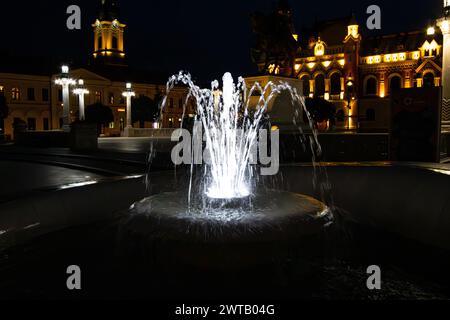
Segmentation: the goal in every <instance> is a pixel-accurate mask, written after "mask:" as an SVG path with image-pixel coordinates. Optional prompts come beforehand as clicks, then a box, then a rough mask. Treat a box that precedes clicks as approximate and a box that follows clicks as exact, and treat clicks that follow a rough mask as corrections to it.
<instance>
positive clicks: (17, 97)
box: [11, 88, 20, 101]
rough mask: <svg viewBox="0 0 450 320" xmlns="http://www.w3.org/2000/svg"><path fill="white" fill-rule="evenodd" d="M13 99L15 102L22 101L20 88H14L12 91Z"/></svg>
mask: <svg viewBox="0 0 450 320" xmlns="http://www.w3.org/2000/svg"><path fill="white" fill-rule="evenodd" d="M11 99H12V100H13V101H17V100H20V90H19V88H13V89H12V90H11Z"/></svg>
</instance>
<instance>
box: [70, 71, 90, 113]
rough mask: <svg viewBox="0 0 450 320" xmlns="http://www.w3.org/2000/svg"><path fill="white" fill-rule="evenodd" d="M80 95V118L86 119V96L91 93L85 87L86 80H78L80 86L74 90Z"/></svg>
mask: <svg viewBox="0 0 450 320" xmlns="http://www.w3.org/2000/svg"><path fill="white" fill-rule="evenodd" d="M73 92H74V93H75V94H76V95H77V96H78V101H79V108H80V109H79V120H80V121H84V120H85V119H86V116H85V107H84V96H85V95H86V94H89V91H88V90H87V89H86V88H85V87H84V81H83V80H81V79H80V80H78V88H76V89H75V90H74V91H73Z"/></svg>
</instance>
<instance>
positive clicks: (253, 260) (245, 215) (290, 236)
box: [120, 190, 333, 269]
mask: <svg viewBox="0 0 450 320" xmlns="http://www.w3.org/2000/svg"><path fill="white" fill-rule="evenodd" d="M186 198H187V197H186V193H183V192H171V193H162V194H158V195H155V196H152V197H149V198H147V199H144V200H142V201H140V202H138V203H136V204H134V205H133V206H132V208H131V209H130V212H129V215H128V216H127V218H126V219H124V221H123V222H122V227H121V243H120V244H121V247H122V248H123V252H127V253H128V254H129V253H130V252H133V251H134V252H137V251H139V253H140V254H145V255H148V256H149V257H151V260H152V261H153V262H156V263H158V264H162V265H167V264H169V265H170V264H176V265H183V264H184V265H190V266H195V267H199V268H206V269H210V268H213V269H214V268H219V269H224V268H225V269H229V268H243V267H246V266H256V265H263V264H267V263H270V262H271V261H274V260H276V259H285V258H287V255H289V254H291V253H292V250H293V249H294V248H297V249H296V250H298V248H303V247H304V246H303V245H301V244H305V243H306V242H307V239H309V238H311V239H312V238H314V239H316V238H317V237H316V236H317V235H320V234H321V233H322V232H323V231H324V229H325V228H326V227H327V226H329V225H330V224H331V223H332V220H333V218H332V213H331V211H330V210H329V209H328V208H327V207H326V206H325V205H324V204H323V203H321V202H319V201H317V200H315V199H313V198H311V197H307V196H303V195H300V194H295V193H290V192H280V191H275V190H273V191H272V190H269V191H264V192H260V193H258V194H257V195H256V196H254V197H252V198H243V199H240V200H239V201H238V202H236V201H231V202H230V201H225V205H223V206H218V203H216V205H214V206H210V207H209V208H206V209H203V208H202V209H193V208H191V209H188V205H187V199H186ZM299 244H300V246H299ZM138 248H139V249H138Z"/></svg>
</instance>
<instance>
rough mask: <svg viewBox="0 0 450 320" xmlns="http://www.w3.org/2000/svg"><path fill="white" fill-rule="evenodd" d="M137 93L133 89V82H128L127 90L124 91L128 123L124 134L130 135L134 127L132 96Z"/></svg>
mask: <svg viewBox="0 0 450 320" xmlns="http://www.w3.org/2000/svg"><path fill="white" fill-rule="evenodd" d="M135 95H136V93H135V92H134V91H133V90H132V86H131V83H127V90H126V91H125V92H124V93H123V96H124V97H125V98H127V125H126V127H125V132H124V136H126V137H129V136H130V131H131V130H132V129H133V123H132V119H131V98H132V97H134V96H135Z"/></svg>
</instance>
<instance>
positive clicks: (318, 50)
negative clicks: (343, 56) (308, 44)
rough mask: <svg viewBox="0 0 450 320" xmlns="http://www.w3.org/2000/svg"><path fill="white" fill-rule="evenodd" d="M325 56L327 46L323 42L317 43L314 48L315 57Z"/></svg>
mask: <svg viewBox="0 0 450 320" xmlns="http://www.w3.org/2000/svg"><path fill="white" fill-rule="evenodd" d="M324 54H325V46H324V44H323V42H322V41H320V38H319V41H317V44H316V46H315V47H314V55H315V56H323V55H324Z"/></svg>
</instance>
